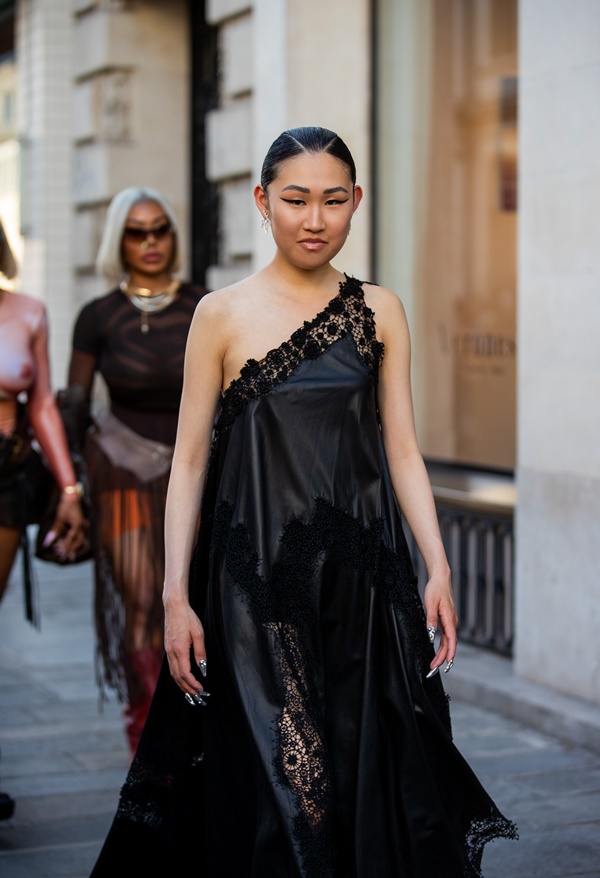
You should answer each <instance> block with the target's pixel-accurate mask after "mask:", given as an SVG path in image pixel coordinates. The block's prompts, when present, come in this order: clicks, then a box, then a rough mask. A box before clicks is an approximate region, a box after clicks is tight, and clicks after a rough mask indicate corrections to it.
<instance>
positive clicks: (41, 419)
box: [0, 222, 86, 819]
mask: <svg viewBox="0 0 600 878" xmlns="http://www.w3.org/2000/svg"><path fill="white" fill-rule="evenodd" d="M15 273H16V266H15V262H14V259H13V256H12V253H11V251H10V247H9V245H8V242H7V240H6V236H5V234H4V230H3V229H2V224H1V222H0V452H1V454H0V601H1V600H2V597H3V596H4V593H5V591H6V587H7V584H8V580H9V576H10V572H11V569H12V566H13V563H14V560H15V557H16V554H17V551H18V548H19V545H20V544H21V541H22V534H23V529H24V526H25V525H26V523H27V522H26V521H24V520H23V519H24V518H25V519H26V518H27V516H26V515H24V512H23V505H22V503H21V501H22V499H23V496H24V494H23V492H25V491H26V487H27V470H26V467H27V465H28V461H29V460H30V439H31V438H33V437H34V438H35V439H36V440H37V441H38V443H39V445H40V447H41V449H42V451H43V453H44V455H45V457H46V458H47V461H48V465H49V467H50V470H51V472H52V475H53V477H54V479H55V480H56V483H57V484H58V486H59V487H60V488H61V491H62V492H61V497H60V502H59V505H58V510H57V515H56V519H55V521H54V526H53V528H52V530H53V532H54V534H55V535H56V538H57V540H59V541H60V549H61V551H62V552H63V553H64V554H66V555H72V554H73V553H74V552H75V551H76V550H77V549H78V548H79V546H80V545H81V544H82V543H83V541H84V539H85V536H86V534H85V527H86V525H85V519H84V515H83V511H82V507H81V503H80V488H79V486H78V484H77V482H76V478H75V472H74V469H73V464H72V462H71V458H70V456H69V449H68V445H67V439H66V436H65V432H64V428H63V424H62V420H61V417H60V414H59V411H58V408H57V406H56V402H55V399H54V395H53V393H52V388H51V384H50V369H49V363H48V323H47V318H46V309H45V306H44V305H43V303H42V302H40V301H39V300H37V299H34V298H33V297H31V296H27V295H25V294H23V293H14V292H10V291H9V290H8V289H5V288H4V286H3V285H2V276H5V277H12V276H14V274H15ZM23 397H25V399H26V401H25V403H23V402H22V399H23ZM25 502H28V501H27V500H26V501H25ZM26 511H27V510H26ZM13 810H14V802H13V801H12V799H10V797H9V796H8V795H7V794H6V793H0V819H2V818H3V817H4V818H6V817H9V816H11V814H12V812H13Z"/></svg>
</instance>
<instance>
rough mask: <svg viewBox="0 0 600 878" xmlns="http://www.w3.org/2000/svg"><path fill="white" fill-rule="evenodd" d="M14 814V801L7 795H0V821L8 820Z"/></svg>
mask: <svg viewBox="0 0 600 878" xmlns="http://www.w3.org/2000/svg"><path fill="white" fill-rule="evenodd" d="M14 813H15V800H14V799H12V798H11V797H10V796H9V795H8V793H0V820H10V818H11V817H12V816H13V814H14Z"/></svg>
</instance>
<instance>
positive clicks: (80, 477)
mask: <svg viewBox="0 0 600 878" xmlns="http://www.w3.org/2000/svg"><path fill="white" fill-rule="evenodd" d="M56 404H57V407H58V410H59V412H60V416H61V418H62V422H63V425H64V428H65V433H66V436H67V444H68V446H69V453H70V457H71V460H72V462H73V469H74V470H75V478H76V479H77V481H78V482H80V483H81V484H82V485H83V496H82V497H81V505H82V509H83V514H84V516H85V518H86V520H87V522H88V537H87V539H86V540H85V542H84V543H83V544H82V545H81V546H80V548H79V549H78V550H77V553H76V554H75V556H74V557H73V558H67V557H65V556H63V555H61V554H59V553H58V552H57V550H56V545H55V544H54V543H50V544H49V545H45V542H46V538H47V536H48V534H49V532H50V530H51V529H52V525H53V524H54V521H55V519H56V512H57V509H58V504H59V502H60V496H61V492H60V489H59V487H58V486H57V485H56V484H55V485H54V487H53V488H52V491H51V493H50V498H49V500H48V503H47V505H46V508H45V510H44V513H43V514H42V516H41V519H40V525H39V527H38V532H37V537H36V541H35V556H36V558H39V559H40V560H42V561H49V562H50V563H52V564H60V565H65V564H80V563H81V562H82V561H89V560H90V558H92V557H93V553H92V544H91V539H90V536H89V521H90V513H91V508H90V491H89V479H88V472H87V466H86V461H85V456H84V453H83V448H84V442H85V436H86V434H87V431H88V429H89V428H90V427H91V426H92V424H93V422H92V420H91V418H90V415H89V410H88V404H87V399H86V397H85V393H84V389H83V387H81V386H79V385H76V386H74V387H67V388H66V389H64V390H59V391H58V392H57V394H56Z"/></svg>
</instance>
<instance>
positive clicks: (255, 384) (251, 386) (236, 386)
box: [217, 275, 384, 432]
mask: <svg viewBox="0 0 600 878" xmlns="http://www.w3.org/2000/svg"><path fill="white" fill-rule="evenodd" d="M348 333H351V334H352V337H353V338H354V342H355V344H356V348H357V350H358V353H359V356H360V357H361V359H362V361H363V362H364V364H365V366H366V368H367V370H368V372H369V375H370V376H371V378H372V379H373V381H374V382H375V383H377V376H378V371H379V365H380V363H381V360H382V359H383V352H384V346H383V344H382V342H380V341H378V340H377V335H376V329H375V315H374V314H373V312H372V310H371V309H370V308H369V307H368V306H367V305H366V304H365V299H364V292H363V288H362V282H361V281H359V280H357V278H354V277H348V275H346V280H344V281H341V282H340V291H339V293H338V295H337V296H335V297H334V298H333V299H332V300H331V301H330V302H329V304H328V305H326V306H325V308H324V309H323V310H322V311H320V312H319V313H318V314H317V315H316V317H314V318H313V320H311V321H308V320H306V321H305V322H304V324H303V325H302V326H301V327H300V328H299V329H297V330H296V331H295V332H294V333H292V336H291V337H290V338H289V339H288V340H287V341H284V342H283V343H282V344H280V345H279V347H277V348H273V350H271V351H269V352H268V353H267V354H266V355H265V356H264V357H263V358H262V360H253V359H250V360H248V361H247V362H246V364H245V366H244V367H243V369H242V370H241V372H240V376H239V378H236V379H234V380H233V381H232V382H231V384H230V385H229V387H228V388H227V389H226V390H225V392H224V394H223V396H222V397H221V410H220V414H219V419H218V423H217V431H218V432H220V431H223V430H227V429H228V428H229V427H231V425H232V424H233V423H234V421H235V420H236V418H237V417H238V415H240V414H241V412H242V411H243V410H244V408H245V407H246V406H247V405H248V403H249V402H251V401H252V400H253V399H257V398H258V397H259V396H263V395H264V394H265V393H269V392H270V391H271V390H273V389H274V388H275V387H277V386H278V385H280V384H282V383H283V382H284V381H286V380H287V379H288V378H289V377H290V375H291V374H292V373H293V372H294V371H295V370H296V369H297V368H298V366H299V365H300V363H302V362H303V361H304V360H316V359H317V358H318V357H320V356H321V354H324V353H325V351H326V350H327V349H328V348H330V347H331V345H332V344H333V343H334V342H336V341H339V340H340V339H341V338H344V336H346V335H348Z"/></svg>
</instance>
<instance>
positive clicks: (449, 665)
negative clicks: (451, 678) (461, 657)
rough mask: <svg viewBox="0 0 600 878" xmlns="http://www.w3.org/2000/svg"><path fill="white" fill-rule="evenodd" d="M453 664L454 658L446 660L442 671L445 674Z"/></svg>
mask: <svg viewBox="0 0 600 878" xmlns="http://www.w3.org/2000/svg"><path fill="white" fill-rule="evenodd" d="M453 665H454V659H450V661H449V662H446V667H445V668H444V673H445V674H447V673H448V671H450V670H452V666H453Z"/></svg>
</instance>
